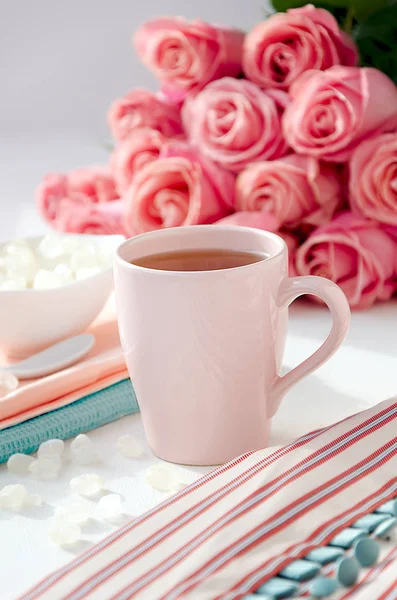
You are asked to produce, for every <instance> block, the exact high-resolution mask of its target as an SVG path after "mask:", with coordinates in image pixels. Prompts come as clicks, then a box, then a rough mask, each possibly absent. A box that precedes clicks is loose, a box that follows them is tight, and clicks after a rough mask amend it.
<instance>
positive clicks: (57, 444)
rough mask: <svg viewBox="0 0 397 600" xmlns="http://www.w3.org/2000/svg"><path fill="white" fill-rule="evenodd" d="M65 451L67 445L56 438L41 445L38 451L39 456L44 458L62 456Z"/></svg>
mask: <svg viewBox="0 0 397 600" xmlns="http://www.w3.org/2000/svg"><path fill="white" fill-rule="evenodd" d="M64 449H65V444H64V442H63V440H58V439H57V438H54V439H52V440H47V441H46V442H43V443H42V444H40V446H39V449H38V451H37V456H38V457H39V458H42V457H43V456H54V455H58V456H61V455H62V454H63V451H64Z"/></svg>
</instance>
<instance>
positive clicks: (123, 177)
mask: <svg viewBox="0 0 397 600" xmlns="http://www.w3.org/2000/svg"><path fill="white" fill-rule="evenodd" d="M166 140H167V138H165V137H164V136H163V134H162V133H160V132H159V131H156V130H155V129H149V127H139V128H138V129H135V130H134V131H131V133H130V135H129V136H128V138H126V139H125V140H124V141H122V142H120V144H119V145H118V146H116V149H115V150H114V152H113V154H112V156H111V157H110V166H111V169H112V173H113V177H114V179H115V182H116V186H117V191H118V193H119V195H120V196H122V195H123V194H124V192H125V191H126V190H127V188H128V187H129V185H130V183H131V180H132V176H133V175H134V173H136V172H137V171H138V170H139V169H142V167H143V166H144V165H146V164H147V163H149V162H152V161H154V160H156V159H157V158H158V157H159V155H160V151H161V148H162V147H163V145H164V143H165V142H166Z"/></svg>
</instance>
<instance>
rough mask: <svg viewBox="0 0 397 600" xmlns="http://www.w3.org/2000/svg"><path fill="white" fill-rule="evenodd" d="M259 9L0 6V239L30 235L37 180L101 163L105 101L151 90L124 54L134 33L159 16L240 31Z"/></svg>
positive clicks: (113, 0)
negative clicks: (1, 233) (2, 228)
mask: <svg viewBox="0 0 397 600" xmlns="http://www.w3.org/2000/svg"><path fill="white" fill-rule="evenodd" d="M266 6H267V0H191V1H188V0H168V1H167V0H69V1H68V2H61V1H60V0H36V1H34V2H32V1H30V0H12V1H7V0H0V8H1V10H0V211H1V218H2V221H3V223H4V222H5V221H6V222H7V228H6V231H7V234H6V235H7V236H8V235H9V233H10V232H11V231H12V232H15V227H16V226H17V224H18V230H17V232H18V233H21V234H25V232H26V230H27V228H28V227H30V223H31V221H30V220H29V221H28V223H29V225H27V224H26V208H27V207H26V205H29V204H31V203H32V199H33V190H34V187H35V186H36V185H37V183H38V182H39V181H40V179H41V178H42V176H43V175H44V174H45V173H46V172H49V171H54V170H58V171H59V170H61V171H62V170H68V169H71V168H75V167H79V166H83V165H86V164H90V163H93V162H104V161H106V159H107V153H106V152H105V151H104V150H103V147H102V145H103V143H104V142H105V141H106V140H107V139H108V135H109V134H108V129H107V124H106V111H107V108H108V106H109V105H110V103H111V102H112V100H114V99H115V98H117V97H119V96H121V95H124V94H125V93H126V92H127V91H128V90H129V89H131V88H133V87H135V86H146V87H149V88H151V89H155V87H156V83H155V81H154V79H153V77H152V76H151V74H150V73H149V72H148V71H147V70H146V69H145V68H144V67H143V66H142V65H141V64H140V63H139V60H138V58H137V57H136V56H135V54H134V52H133V48H132V43H131V39H132V33H133V31H134V29H135V28H136V27H137V26H138V25H139V24H141V23H143V22H144V21H145V20H147V19H149V18H151V17H153V16H155V15H167V14H168V15H183V16H186V17H188V18H198V17H199V18H201V19H203V20H209V21H212V22H215V23H223V24H225V25H234V26H238V27H240V28H242V29H249V28H250V27H252V25H254V24H255V23H256V22H258V21H259V20H261V19H262V18H263V16H264V15H265V12H266ZM267 10H268V9H267ZM22 204H23V205H24V206H23V208H24V214H23V215H22V213H21V206H22ZM38 226H39V225H38V223H37V225H36V227H38Z"/></svg>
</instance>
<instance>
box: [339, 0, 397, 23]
mask: <svg viewBox="0 0 397 600" xmlns="http://www.w3.org/2000/svg"><path fill="white" fill-rule="evenodd" d="M348 3H349V4H350V6H351V8H352V9H353V11H354V16H355V18H356V19H357V20H358V21H364V20H365V19H367V18H368V17H369V16H371V15H373V14H375V13H376V12H378V11H381V10H383V9H384V8H386V7H387V6H388V4H389V0H348Z"/></svg>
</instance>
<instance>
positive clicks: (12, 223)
mask: <svg viewBox="0 0 397 600" xmlns="http://www.w3.org/2000/svg"><path fill="white" fill-rule="evenodd" d="M99 142H100V140H98V143H97V141H96V140H89V141H88V142H87V140H80V139H79V138H78V136H72V135H71V136H70V138H68V139H65V138H63V139H62V143H60V140H59V139H58V138H46V139H39V140H38V139H37V138H32V139H26V138H23V139H21V138H20V139H9V140H8V141H7V144H4V143H2V144H1V147H0V152H1V155H0V164H1V165H2V173H1V178H0V214H1V218H0V239H9V238H10V237H13V236H14V235H16V234H17V235H19V236H23V235H28V234H29V235H32V234H34V233H36V232H37V233H41V231H43V230H44V228H43V225H42V223H41V222H40V220H39V219H38V218H37V216H36V214H35V210H34V206H33V203H32V190H33V188H34V186H35V185H36V183H37V182H38V181H39V180H40V178H41V176H42V175H43V174H44V173H45V172H46V171H48V170H56V169H58V170H62V169H64V170H67V169H70V168H73V167H77V166H80V165H84V164H89V163H90V162H94V161H103V160H105V159H106V154H105V153H104V151H103V150H102V149H101V147H100V143H99ZM4 167H5V168H4ZM329 327H330V317H329V314H328V313H327V310H326V309H325V308H323V307H320V306H316V305H313V304H310V303H305V302H300V303H299V302H298V303H295V305H294V306H293V307H292V309H291V311H290V327H289V335H288V341H287V348H286V352H285V361H284V364H285V368H286V369H288V368H290V367H292V366H294V365H296V364H298V363H299V362H301V361H302V360H303V359H304V358H305V357H306V356H308V355H309V354H311V353H312V352H313V351H314V350H315V349H316V348H317V347H318V346H319V344H320V343H321V342H322V341H323V340H324V338H325V337H326V335H327V332H328V330H329ZM396 334H397V301H396V300H393V301H391V302H389V303H387V304H382V305H377V306H375V307H374V308H372V309H371V310H369V311H366V312H356V313H354V314H353V317H352V324H351V328H350V332H349V334H348V337H347V340H346V341H345V343H344V345H343V346H342V348H341V349H340V350H339V352H338V353H337V354H336V355H335V356H334V357H333V358H332V359H331V360H330V361H329V362H328V363H327V364H326V365H324V366H323V367H321V368H320V369H319V370H318V371H317V372H316V373H315V374H314V375H311V376H310V377H308V378H307V379H306V380H304V381H302V382H301V383H300V384H298V385H297V386H296V387H295V388H294V389H293V390H292V391H290V392H289V393H288V394H287V396H286V397H285V399H284V401H283V403H282V405H281V407H280V410H279V412H278V413H277V415H276V417H275V418H274V423H273V431H272V437H271V443H272V444H273V445H278V444H283V443H286V442H288V441H290V440H292V439H293V438H294V437H296V436H298V435H301V434H303V433H305V432H307V431H309V430H311V429H314V428H317V427H320V426H324V425H327V424H330V423H332V422H333V421H335V420H338V419H340V418H343V417H345V416H347V415H349V414H351V413H353V412H356V411H357V410H360V409H362V408H365V407H367V406H370V405H373V404H375V403H377V402H379V401H381V400H383V399H385V398H388V397H390V396H393V395H395V394H396V393H397V368H396V367H397V335H396ZM125 433H130V434H132V435H134V436H136V438H137V439H139V440H141V441H142V443H143V444H144V446H145V455H144V457H143V458H142V459H139V460H127V459H124V458H122V457H121V456H119V455H117V453H116V451H115V444H116V441H117V439H118V437H119V436H121V435H123V434H125ZM90 437H91V438H92V440H93V442H94V443H95V444H96V446H97V448H98V450H99V452H100V454H101V456H102V457H103V462H102V463H101V464H99V465H95V466H92V467H80V466H77V465H74V464H73V463H71V462H68V463H65V465H64V466H63V468H62V471H61V475H60V477H59V478H58V479H57V480H55V481H50V482H44V481H37V480H35V479H33V478H30V477H26V478H21V477H17V476H14V475H10V474H9V473H8V471H7V469H6V467H5V466H2V467H0V488H1V487H3V486H5V485H8V484H11V483H17V482H22V483H24V484H25V485H26V487H27V488H28V490H29V492H30V493H39V494H41V495H42V496H43V499H44V501H45V504H44V505H43V506H42V507H39V508H36V509H30V510H26V511H24V512H22V513H19V514H12V513H8V512H5V511H0V543H1V561H0V598H1V600H11V599H14V598H16V597H17V596H18V595H19V594H21V593H23V592H24V591H25V590H26V589H27V588H28V587H30V586H32V585H34V584H35V583H36V582H37V580H39V579H40V578H42V577H44V576H45V575H46V574H48V573H50V572H51V571H52V570H54V569H56V568H58V567H60V566H61V565H63V564H65V563H66V562H67V561H69V560H71V559H72V558H73V557H74V556H75V555H76V554H77V553H79V552H81V551H82V550H84V549H85V548H87V547H88V546H89V545H90V544H92V543H93V542H96V541H98V540H100V539H101V538H102V537H104V536H106V535H107V534H108V533H110V532H111V531H112V530H113V527H111V526H110V525H105V524H103V523H100V522H97V521H91V522H90V523H89V524H88V525H87V526H84V528H83V530H82V532H83V539H82V541H81V542H79V543H78V544H76V545H75V546H74V547H73V548H70V549H68V550H66V549H61V548H58V547H55V546H53V545H51V544H50V543H49V541H48V535H47V530H48V526H49V523H50V519H51V516H52V514H53V512H54V509H55V507H56V506H58V505H61V504H67V503H68V502H70V501H71V500H72V497H73V495H72V493H71V491H70V489H69V481H70V479H71V478H72V477H74V476H76V475H77V474H80V473H84V472H89V471H92V472H96V473H98V474H101V475H102V476H103V477H104V478H105V480H106V482H107V488H108V489H109V490H111V491H112V492H117V493H119V494H121V496H122V499H123V502H124V508H125V513H126V514H128V515H139V514H141V513H143V512H145V511H146V510H148V509H150V508H151V507H153V506H155V505H156V504H157V503H159V502H160V501H161V500H162V498H164V496H163V494H161V493H160V492H156V491H154V490H152V489H151V488H150V487H149V486H147V485H146V483H145V482H144V478H143V476H144V472H145V470H146V468H147V467H148V466H149V465H151V464H154V463H155V462H158V461H157V459H156V458H154V457H153V455H152V454H151V452H150V450H149V448H148V447H147V444H146V442H145V437H144V432H143V429H142V424H141V419H140V416H139V415H132V416H129V417H124V418H123V419H120V420H119V421H117V422H115V423H111V424H109V425H106V426H104V427H101V428H100V429H98V430H96V431H94V432H92V433H90ZM182 470H183V472H184V474H185V479H186V482H187V483H190V482H192V481H194V480H195V479H196V478H197V477H199V476H200V474H201V473H204V472H206V470H207V469H205V468H187V467H182ZM85 502H86V503H87V505H89V506H90V507H91V508H93V506H94V502H91V501H89V500H86V501H85Z"/></svg>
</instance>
